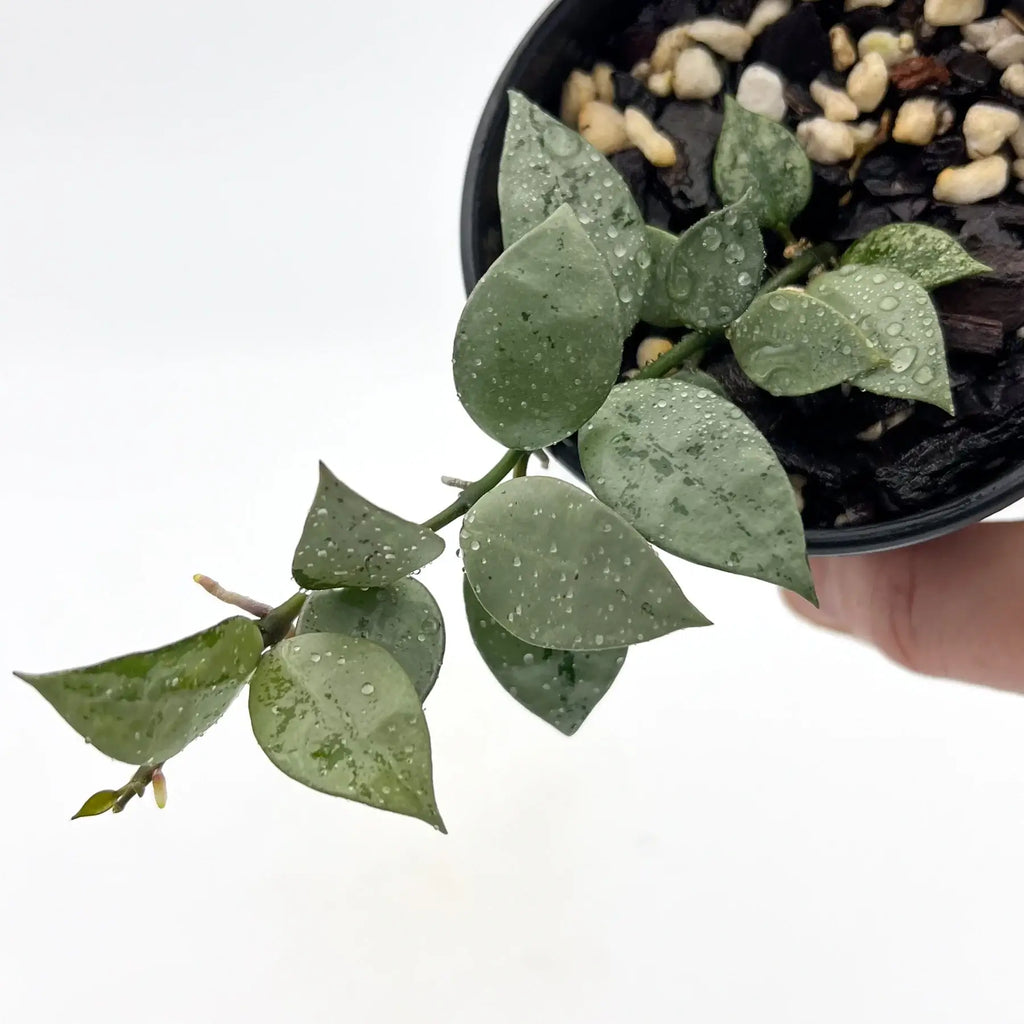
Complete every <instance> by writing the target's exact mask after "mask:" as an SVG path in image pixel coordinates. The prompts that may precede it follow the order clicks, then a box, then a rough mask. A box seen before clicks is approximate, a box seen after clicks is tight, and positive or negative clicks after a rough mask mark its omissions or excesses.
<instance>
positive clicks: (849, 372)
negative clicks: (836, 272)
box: [726, 288, 886, 395]
mask: <svg viewBox="0 0 1024 1024" xmlns="http://www.w3.org/2000/svg"><path fill="white" fill-rule="evenodd" d="M726 334H727V336H728V338H729V342H730V344H731V345H732V350H733V352H734V353H735V355H736V361H737V362H738V363H739V364H740V366H741V367H742V369H743V372H744V373H745V374H746V375H747V376H748V377H749V378H750V379H751V380H752V381H753V382H754V383H755V384H757V385H758V386H759V387H762V388H764V389H765V391H769V392H771V394H773V395H809V394H813V393H814V392H815V391H824V390H825V389H826V388H831V387H834V386H835V385H836V384H842V383H843V382H844V381H849V380H853V379H854V377H860V376H862V375H863V374H865V373H867V372H868V371H869V370H873V369H876V368H877V367H879V366H883V365H885V364H886V359H885V356H884V355H883V354H882V352H881V349H880V348H879V347H878V345H876V344H875V342H874V341H872V340H871V339H869V338H868V337H866V336H865V335H864V334H863V333H862V332H861V331H859V330H858V329H857V327H856V326H854V324H852V323H851V322H850V321H849V320H848V319H847V318H846V317H845V316H843V315H842V314H841V313H839V312H837V311H836V310H835V309H833V308H832V307H831V306H829V305H828V304H827V303H825V302H822V301H821V300H820V299H816V298H814V297H813V296H810V295H808V294H807V293H806V292H804V291H802V290H801V289H799V288H782V289H780V290H779V291H777V292H771V293H769V294H767V295H761V296H759V297H758V298H756V299H755V300H754V301H753V303H752V304H751V306H750V308H749V309H748V310H747V311H746V312H745V313H744V314H743V316H741V317H740V318H739V320H737V321H736V322H735V323H734V324H733V325H732V326H731V327H730V328H729V329H728V331H727V332H726Z"/></svg>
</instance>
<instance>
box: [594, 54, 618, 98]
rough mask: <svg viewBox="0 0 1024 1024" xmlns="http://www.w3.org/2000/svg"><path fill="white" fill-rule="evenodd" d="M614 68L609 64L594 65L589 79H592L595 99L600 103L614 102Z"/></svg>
mask: <svg viewBox="0 0 1024 1024" xmlns="http://www.w3.org/2000/svg"><path fill="white" fill-rule="evenodd" d="M614 72H615V68H613V67H612V66H611V64H595V65H594V70H593V71H591V72H590V77H591V78H593V79H594V87H595V88H596V89H597V98H598V99H599V100H600V101H601V102H602V103H614V102H615V80H614V79H613V78H612V74H613V73H614Z"/></svg>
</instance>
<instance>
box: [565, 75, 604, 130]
mask: <svg viewBox="0 0 1024 1024" xmlns="http://www.w3.org/2000/svg"><path fill="white" fill-rule="evenodd" d="M596 99H597V85H596V84H595V83H594V79H593V78H592V77H591V76H590V75H588V74H587V73H586V72H585V71H579V70H577V71H574V72H573V73H572V74H571V75H570V76H569V77H568V78H567V79H566V80H565V85H564V86H563V87H562V121H563V122H564V123H565V124H567V125H568V126H569V127H570V128H576V127H578V126H579V123H580V111H581V110H582V109H583V108H584V106H586V104H588V103H589V102H590V101H591V100H596Z"/></svg>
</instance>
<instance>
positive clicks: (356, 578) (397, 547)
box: [292, 462, 444, 590]
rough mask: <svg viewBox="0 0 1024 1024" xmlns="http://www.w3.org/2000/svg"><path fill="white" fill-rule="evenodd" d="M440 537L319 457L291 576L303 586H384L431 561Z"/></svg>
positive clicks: (437, 552) (440, 547) (438, 549)
mask: <svg viewBox="0 0 1024 1024" xmlns="http://www.w3.org/2000/svg"><path fill="white" fill-rule="evenodd" d="M442 551H444V541H443V540H442V539H441V538H440V537H439V536H438V535H437V534H436V533H434V532H433V530H428V529H426V527H423V526H420V525H418V524H417V523H410V522H409V521H408V520H406V519H401V518H400V517H399V516H396V515H395V514H394V513H392V512H386V511H385V510H384V509H382V508H378V507H377V506H376V505H374V504H372V503H371V502H369V501H367V500H366V499H365V498H364V497H362V496H361V495H359V494H356V492H355V491H353V490H352V488H351V487H347V486H346V485H345V484H343V483H342V482H341V481H340V480H339V479H338V478H337V477H336V476H335V475H334V474H333V473H332V472H331V471H330V470H329V469H328V468H327V467H326V466H325V465H324V464H323V463H322V462H321V463H320V486H319V487H318V488H317V492H316V497H315V498H314V499H313V505H312V507H311V508H310V510H309V515H308V516H307V517H306V525H305V527H303V530H302V537H301V538H300V539H299V544H298V547H297V548H296V549H295V557H294V558H293V559H292V575H293V576H294V577H295V582H296V583H298V584H299V586H300V587H305V588H306V589H308V590H333V589H334V588H336V587H386V586H389V585H390V584H392V583H395V582H396V581H398V580H400V579H403V578H404V577H406V576H408V575H409V574H410V573H413V572H415V571H416V570H417V569H422V568H423V566H425V565H427V564H429V563H430V562H432V561H434V559H435V558H437V557H438V556H439V555H440V554H441V552H442Z"/></svg>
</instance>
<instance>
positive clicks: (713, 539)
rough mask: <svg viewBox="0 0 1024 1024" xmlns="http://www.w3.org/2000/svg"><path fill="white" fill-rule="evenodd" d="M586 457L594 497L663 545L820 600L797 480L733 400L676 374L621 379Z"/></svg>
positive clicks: (590, 432) (585, 439)
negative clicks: (799, 507)
mask: <svg viewBox="0 0 1024 1024" xmlns="http://www.w3.org/2000/svg"><path fill="white" fill-rule="evenodd" d="M580 460H581V462H582V464H583V471H584V473H585V474H586V477H587V482H588V483H589V484H590V486H591V487H592V488H593V491H594V494H595V495H597V497H598V498H600V499H601V501H603V502H605V504H607V505H609V506H611V507H612V508H613V509H615V511H616V512H618V513H619V514H620V515H621V516H623V518H624V519H626V520H627V521H628V522H630V523H632V524H633V526H635V527H636V528H637V530H639V531H640V533H642V534H643V535H644V536H645V537H646V538H647V539H648V540H649V541H651V542H652V543H653V544H655V545H657V546H658V547H659V548H662V549H663V550H665V551H669V552H671V553H672V554H673V555H678V556H679V557H681V558H685V559H687V560H688V561H691V562H697V563H698V564H700V565H709V566H711V567H712V568H714V569H724V570H726V571H727V572H734V573H739V574H741V575H744V576H753V577H755V578H757V579H761V580H767V581H768V582H769V583H777V584H779V585H780V586H783V587H787V588H788V589H790V590H793V591H795V592H796V593H798V594H800V595H802V596H803V597H807V598H811V599H813V595H814V584H813V582H812V580H811V574H810V568H809V566H808V564H807V549H806V544H805V542H804V529H803V523H802V522H801V519H800V513H799V511H798V510H797V505H796V497H795V496H794V494H793V488H792V485H791V484H790V482H789V477H788V476H787V475H786V471H785V470H784V469H783V468H782V466H781V465H780V463H779V460H778V458H777V457H776V455H775V452H774V451H773V450H772V448H771V446H770V445H769V444H768V442H767V441H766V440H765V439H764V438H763V437H762V436H761V434H760V433H759V432H758V430H757V428H756V427H755V426H754V425H753V423H751V422H750V420H748V419H747V418H746V416H744V415H743V413H742V412H741V411H740V410H739V409H737V408H736V406H735V405H733V404H732V403H730V402H727V401H726V400H725V399H723V398H721V397H719V396H718V395H716V394H714V393H712V392H711V391H707V390H705V389H704V388H700V387H696V386H694V385H693V384H689V383H687V382H685V381H681V380H678V379H675V378H673V379H671V380H638V381H633V382H631V383H627V384H623V385H620V386H619V387H617V388H616V389H615V390H614V391H613V392H612V393H611V395H610V396H609V398H608V401H607V402H605V404H604V407H603V408H602V409H601V411H600V412H599V413H598V414H597V415H596V416H595V417H594V418H593V420H591V421H590V423H588V424H587V425H586V426H585V427H584V428H583V430H582V432H581V433H580Z"/></svg>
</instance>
